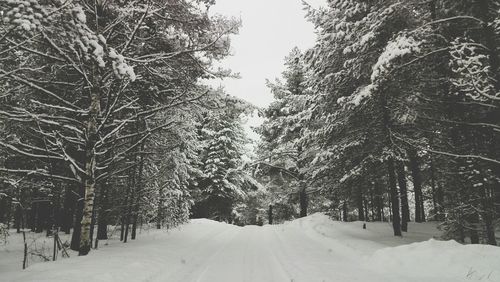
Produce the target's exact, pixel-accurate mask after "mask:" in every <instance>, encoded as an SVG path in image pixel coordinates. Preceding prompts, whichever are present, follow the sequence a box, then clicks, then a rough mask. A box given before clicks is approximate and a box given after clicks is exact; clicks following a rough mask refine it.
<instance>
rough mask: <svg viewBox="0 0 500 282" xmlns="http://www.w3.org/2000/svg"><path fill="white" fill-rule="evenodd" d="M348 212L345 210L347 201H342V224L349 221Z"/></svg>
mask: <svg viewBox="0 0 500 282" xmlns="http://www.w3.org/2000/svg"><path fill="white" fill-rule="evenodd" d="M348 212H349V210H348V209H347V201H344V203H343V204H342V221H343V222H347V221H348V220H349V218H348V216H347V215H348Z"/></svg>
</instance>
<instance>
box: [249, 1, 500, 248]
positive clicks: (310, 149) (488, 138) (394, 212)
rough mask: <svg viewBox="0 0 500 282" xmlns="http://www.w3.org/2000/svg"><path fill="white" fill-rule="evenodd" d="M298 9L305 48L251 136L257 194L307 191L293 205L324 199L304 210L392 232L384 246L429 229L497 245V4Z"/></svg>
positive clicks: (346, 4)
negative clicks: (310, 41) (304, 24)
mask: <svg viewBox="0 0 500 282" xmlns="http://www.w3.org/2000/svg"><path fill="white" fill-rule="evenodd" d="M306 9H307V12H308V16H307V18H308V20H310V21H311V22H312V23H313V24H314V25H315V28H316V33H317V40H316V44H315V46H314V47H312V48H311V49H309V50H305V51H304V52H303V53H300V51H298V50H293V51H292V52H291V55H290V57H289V58H287V59H286V64H285V66H286V71H285V72H284V73H283V79H282V81H281V82H278V83H276V84H274V83H273V84H270V87H271V90H272V92H273V93H274V96H275V98H276V102H274V103H273V104H272V105H271V106H270V107H269V108H268V109H266V110H265V111H263V115H264V117H266V118H267V120H266V122H265V123H264V124H263V126H262V127H261V128H260V129H259V130H260V131H261V133H262V136H263V143H262V144H261V145H260V148H261V153H260V155H261V157H262V158H263V159H265V160H266V161H267V164H270V165H271V169H270V168H269V167H268V168H264V167H265V166H262V171H263V173H264V175H267V176H268V177H267V180H268V181H269V183H270V184H271V185H275V184H277V183H279V184H278V185H279V186H281V187H292V188H290V189H291V190H289V191H290V193H292V192H293V193H298V192H299V191H300V189H301V188H300V184H299V182H306V186H307V193H306V194H310V195H311V196H314V197H319V198H322V197H324V200H323V201H319V202H320V203H323V205H319V206H317V207H315V210H320V211H325V210H330V212H331V213H332V215H334V216H335V217H337V218H339V219H343V220H356V219H357V220H361V221H381V220H387V221H391V222H392V224H393V229H394V235H402V231H407V228H408V224H407V223H408V222H409V221H410V220H412V221H413V220H414V221H416V222H423V221H426V220H437V221H442V222H443V223H442V224H441V228H442V229H443V231H444V237H445V238H452V239H456V240H458V241H460V242H471V243H487V244H492V245H496V244H497V241H496V238H495V226H496V225H497V224H498V218H499V208H500V178H499V177H500V170H499V169H500V155H499V152H500V150H499V149H500V148H499V147H498V146H499V144H500V142H499V141H500V134H499V125H500V124H499V122H500V111H499V106H500V104H499V101H500V100H499V99H500V84H499V81H500V80H499V78H500V77H499V74H500V69H499V59H500V57H499V55H500V53H499V52H500V48H499V47H500V45H499V43H500V5H499V3H498V1H488V0H468V1H447V0H433V1H401V0H397V1H396V0H394V1H361V0H359V1H356V0H349V1H339V0H337V1H336V0H332V1H328V4H327V6H326V7H325V8H321V9H313V8H311V7H309V6H307V5H306ZM279 191H283V190H282V189H281V190H279ZM278 194H279V193H274V195H278ZM278 198H279V197H278ZM290 199H292V197H290V196H287V197H281V198H279V199H276V200H275V203H276V204H279V205H281V204H282V203H284V202H287V201H290ZM311 202H312V201H311ZM314 202H315V203H316V205H318V201H314Z"/></svg>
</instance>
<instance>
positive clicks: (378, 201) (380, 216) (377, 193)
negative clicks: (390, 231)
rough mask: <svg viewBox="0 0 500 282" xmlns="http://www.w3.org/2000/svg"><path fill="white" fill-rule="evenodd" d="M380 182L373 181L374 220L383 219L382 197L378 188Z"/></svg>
mask: <svg viewBox="0 0 500 282" xmlns="http://www.w3.org/2000/svg"><path fill="white" fill-rule="evenodd" d="M380 188H381V187H380V183H379V182H378V181H377V180H375V182H374V183H373V189H374V191H375V209H376V216H375V220H376V221H383V220H384V217H383V209H384V197H383V195H382V189H380Z"/></svg>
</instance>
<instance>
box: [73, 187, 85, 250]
mask: <svg viewBox="0 0 500 282" xmlns="http://www.w3.org/2000/svg"><path fill="white" fill-rule="evenodd" d="M83 193H84V192H83V188H80V191H79V194H80V196H79V197H78V199H76V203H75V206H76V208H75V209H76V212H75V219H74V223H73V234H71V249H72V250H73V251H78V250H79V249H80V239H81V231H82V228H81V227H82V216H83V197H82V196H83Z"/></svg>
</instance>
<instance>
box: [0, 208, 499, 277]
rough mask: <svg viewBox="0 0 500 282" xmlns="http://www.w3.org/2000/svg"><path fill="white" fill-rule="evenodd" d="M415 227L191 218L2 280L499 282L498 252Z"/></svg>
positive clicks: (316, 218)
mask: <svg viewBox="0 0 500 282" xmlns="http://www.w3.org/2000/svg"><path fill="white" fill-rule="evenodd" d="M410 228H413V229H414V230H418V232H413V233H408V234H407V236H406V237H405V238H394V237H392V236H391V234H390V232H391V230H390V226H389V225H388V224H387V223H385V224H384V223H368V229H367V230H363V229H362V228H361V223H359V222H357V223H340V222H333V221H330V220H329V219H328V218H327V217H326V216H324V215H321V214H316V215H312V216H309V217H307V218H304V219H300V220H296V221H293V222H290V223H286V224H284V225H273V226H264V227H257V226H247V227H243V228H241V227H236V226H232V225H228V224H223V223H217V222H213V221H209V220H193V221H192V222H191V223H190V224H187V225H186V226H183V227H182V228H181V229H179V230H174V231H171V232H169V233H166V232H165V231H163V232H162V231H156V230H155V231H152V232H150V233H148V234H142V235H141V236H140V237H139V240H138V241H135V242H131V243H128V244H125V245H123V244H121V243H118V242H114V243H111V244H110V245H109V246H103V247H102V248H101V249H100V250H97V251H93V252H92V253H91V255H89V256H86V257H75V258H71V259H65V260H62V261H58V262H56V263H38V264H35V265H33V266H30V267H29V268H28V269H27V270H26V271H17V272H7V273H6V274H5V276H4V275H3V274H2V273H0V281H72V282H76V281H120V282H124V281H172V282H174V281H179V282H184V281H199V282H226V281H227V282H238V281H248V282H250V281H256V282H257V281H258V282H264V281H278V282H280V281H284V282H285V281H286V282H290V281H293V282H299V281H305V282H310V281H311V282H312V281H318V282H322V281H332V282H335V281H338V282H343V281H374V282H377V281H398V282H401V281H439V282H446V281H450V282H451V281H453V282H456V281H500V268H499V267H498V266H499V265H500V248H496V247H491V246H462V245H459V244H457V243H455V242H439V241H434V240H431V241H427V242H423V243H415V244H409V245H408V243H412V242H417V241H422V240H427V239H428V238H429V237H430V236H432V235H431V234H432V233H433V232H435V231H434V228H433V227H432V225H429V224H421V225H418V226H417V225H411V226H410ZM398 245H402V246H400V247H393V246H398ZM1 254H2V253H1V252H0V255H1ZM2 276H3V277H4V278H7V279H6V280H4V279H3V278H2Z"/></svg>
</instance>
